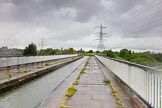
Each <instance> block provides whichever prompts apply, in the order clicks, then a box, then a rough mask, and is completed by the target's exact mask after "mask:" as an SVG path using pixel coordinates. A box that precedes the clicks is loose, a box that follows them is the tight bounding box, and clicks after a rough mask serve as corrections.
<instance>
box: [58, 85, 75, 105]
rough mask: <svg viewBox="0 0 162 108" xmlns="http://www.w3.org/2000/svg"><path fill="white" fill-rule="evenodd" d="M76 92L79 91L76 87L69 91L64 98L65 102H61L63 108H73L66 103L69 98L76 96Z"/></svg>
mask: <svg viewBox="0 0 162 108" xmlns="http://www.w3.org/2000/svg"><path fill="white" fill-rule="evenodd" d="M75 92H77V89H76V88H75V87H74V85H73V86H71V87H70V88H68V89H67V93H66V95H65V97H64V100H63V102H61V105H60V106H61V108H71V107H70V106H67V105H66V102H67V100H68V98H69V97H71V96H73V95H74V93H75Z"/></svg>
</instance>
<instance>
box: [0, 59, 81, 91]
mask: <svg viewBox="0 0 162 108" xmlns="http://www.w3.org/2000/svg"><path fill="white" fill-rule="evenodd" d="M80 58H81V57H76V58H75V59H73V60H71V61H67V62H64V63H61V64H57V65H55V66H50V67H48V68H45V69H39V70H38V71H35V72H32V73H31V74H28V75H25V76H22V77H19V78H16V79H12V80H9V81H6V82H3V83H1V84H0V92H4V91H7V90H10V89H12V88H13V87H16V86H19V85H21V84H23V83H25V82H28V81H30V80H32V79H35V78H38V77H40V76H43V75H45V74H48V73H50V72H52V71H53V70H56V69H59V68H61V67H63V66H65V65H67V64H69V63H72V62H74V61H76V60H78V59H80Z"/></svg>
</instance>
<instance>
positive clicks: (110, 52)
mask: <svg viewBox="0 0 162 108" xmlns="http://www.w3.org/2000/svg"><path fill="white" fill-rule="evenodd" d="M105 52H106V56H108V57H112V58H114V57H115V55H114V53H113V51H112V50H107V51H105Z"/></svg>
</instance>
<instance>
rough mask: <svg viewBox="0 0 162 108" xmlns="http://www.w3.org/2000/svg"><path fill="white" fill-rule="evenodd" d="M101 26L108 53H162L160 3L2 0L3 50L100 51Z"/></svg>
mask: <svg viewBox="0 0 162 108" xmlns="http://www.w3.org/2000/svg"><path fill="white" fill-rule="evenodd" d="M100 23H102V24H104V25H105V26H107V28H106V29H104V32H106V33H107V35H106V36H105V37H106V38H107V39H106V41H105V47H106V49H120V48H128V49H134V50H159V51H160V50H162V1H161V0H0V46H8V47H10V48H13V47H17V48H24V47H25V46H27V45H28V44H29V43H31V42H34V43H36V44H37V45H38V48H39V46H40V42H41V38H42V37H43V38H44V47H45V48H46V47H53V48H61V47H63V48H69V47H74V48H76V49H80V48H83V49H96V47H97V43H98V41H97V40H95V39H97V37H98V36H97V35H96V34H95V33H96V32H97V31H98V29H95V28H94V27H95V26H97V25H99V24H100Z"/></svg>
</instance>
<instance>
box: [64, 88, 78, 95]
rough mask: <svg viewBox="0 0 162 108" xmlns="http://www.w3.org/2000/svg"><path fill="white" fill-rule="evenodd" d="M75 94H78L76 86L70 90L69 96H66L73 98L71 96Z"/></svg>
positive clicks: (68, 91)
mask: <svg viewBox="0 0 162 108" xmlns="http://www.w3.org/2000/svg"><path fill="white" fill-rule="evenodd" d="M75 92H77V89H76V88H75V87H74V86H72V87H70V88H68V90H67V94H66V95H65V96H67V97H71V96H73V94H74V93H75Z"/></svg>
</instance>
